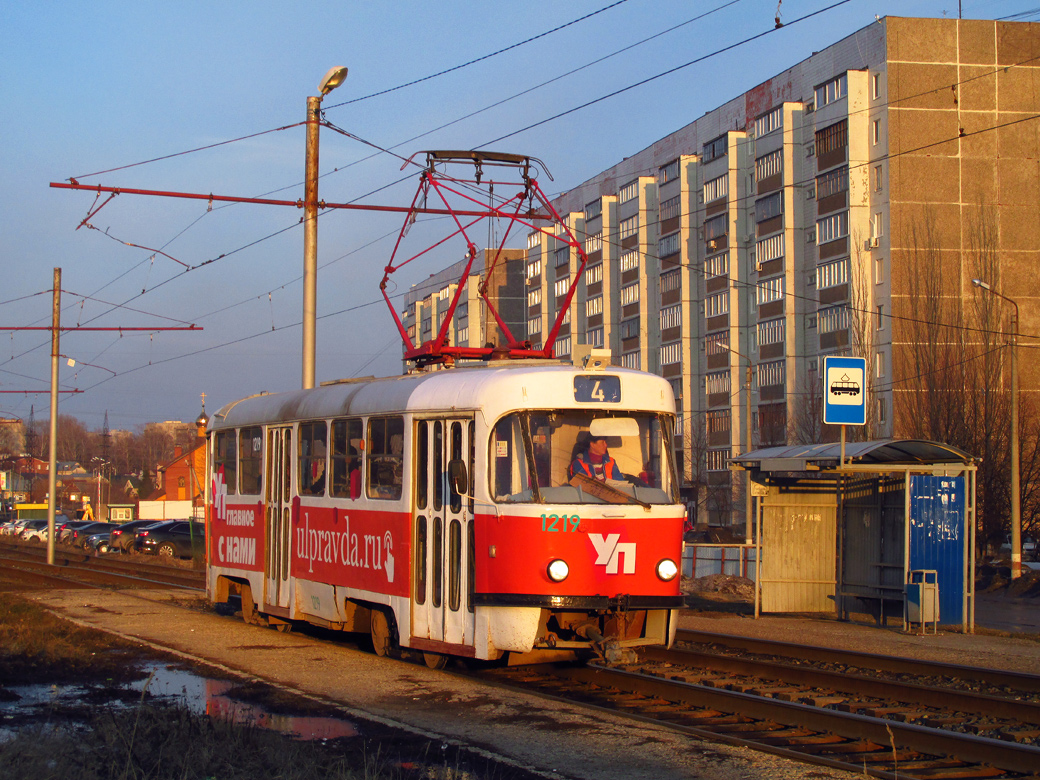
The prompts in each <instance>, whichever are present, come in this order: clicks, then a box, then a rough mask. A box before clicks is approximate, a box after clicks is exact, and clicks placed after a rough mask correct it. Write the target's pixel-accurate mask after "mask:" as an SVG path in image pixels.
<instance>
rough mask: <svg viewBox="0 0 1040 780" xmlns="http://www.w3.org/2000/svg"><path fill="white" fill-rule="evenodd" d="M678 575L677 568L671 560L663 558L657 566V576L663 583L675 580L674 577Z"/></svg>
mask: <svg viewBox="0 0 1040 780" xmlns="http://www.w3.org/2000/svg"><path fill="white" fill-rule="evenodd" d="M678 573H679V567H678V566H676V565H675V561H673V560H672V559H671V558H665V559H664V560H663V561H661V562H660V563H658V564H657V576H658V577H660V578H661V579H662V580H664V581H665V582H668V581H670V580H674V579H675V575H676V574H678Z"/></svg>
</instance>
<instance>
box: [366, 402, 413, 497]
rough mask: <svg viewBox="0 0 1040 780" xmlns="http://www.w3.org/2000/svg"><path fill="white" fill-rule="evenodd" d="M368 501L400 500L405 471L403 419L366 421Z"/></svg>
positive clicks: (384, 418) (375, 418)
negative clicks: (376, 499)
mask: <svg viewBox="0 0 1040 780" xmlns="http://www.w3.org/2000/svg"><path fill="white" fill-rule="evenodd" d="M367 449H368V497H369V498H389V499H396V498H400V497H401V476H402V473H403V471H404V459H403V452H404V419H403V418H401V417H374V418H372V419H371V420H369V421H368V447H367Z"/></svg>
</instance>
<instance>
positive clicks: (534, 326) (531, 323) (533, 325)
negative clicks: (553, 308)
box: [527, 317, 542, 335]
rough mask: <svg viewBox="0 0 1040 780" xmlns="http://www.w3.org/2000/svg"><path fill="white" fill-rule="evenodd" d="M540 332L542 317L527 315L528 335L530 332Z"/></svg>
mask: <svg viewBox="0 0 1040 780" xmlns="http://www.w3.org/2000/svg"><path fill="white" fill-rule="evenodd" d="M541 332H542V318H541V317H528V318H527V333H528V335H531V334H532V333H541Z"/></svg>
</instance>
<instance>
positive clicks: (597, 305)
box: [585, 295, 603, 317]
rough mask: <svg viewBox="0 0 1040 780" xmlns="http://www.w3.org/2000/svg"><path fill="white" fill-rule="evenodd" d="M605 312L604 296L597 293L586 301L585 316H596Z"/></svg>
mask: <svg viewBox="0 0 1040 780" xmlns="http://www.w3.org/2000/svg"><path fill="white" fill-rule="evenodd" d="M602 313H603V296H602V295H597V296H595V297H594V298H589V299H588V300H587V301H585V316H586V317H594V316H595V315H597V314H602Z"/></svg>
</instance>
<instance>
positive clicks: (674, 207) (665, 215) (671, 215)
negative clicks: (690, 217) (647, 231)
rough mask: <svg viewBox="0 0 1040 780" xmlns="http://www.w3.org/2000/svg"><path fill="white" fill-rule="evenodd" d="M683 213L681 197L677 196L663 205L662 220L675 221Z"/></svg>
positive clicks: (661, 210) (663, 202)
mask: <svg viewBox="0 0 1040 780" xmlns="http://www.w3.org/2000/svg"><path fill="white" fill-rule="evenodd" d="M681 213H682V205H681V203H680V200H679V196H678V195H676V196H675V197H674V198H669V199H668V200H666V201H662V203H661V209H660V214H661V220H662V221H664V220H666V219H675V218H676V217H678V216H679V214H681Z"/></svg>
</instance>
